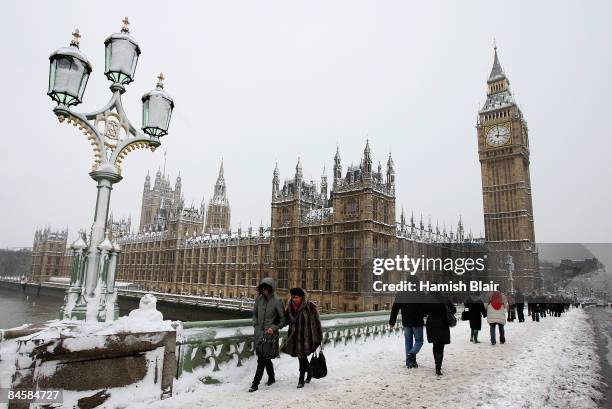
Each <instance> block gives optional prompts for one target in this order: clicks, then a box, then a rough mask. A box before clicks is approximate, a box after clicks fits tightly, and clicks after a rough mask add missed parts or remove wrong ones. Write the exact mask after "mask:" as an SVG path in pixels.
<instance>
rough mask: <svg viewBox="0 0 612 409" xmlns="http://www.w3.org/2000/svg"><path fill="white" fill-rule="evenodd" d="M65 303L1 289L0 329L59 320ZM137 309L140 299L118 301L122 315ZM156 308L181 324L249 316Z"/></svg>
mask: <svg viewBox="0 0 612 409" xmlns="http://www.w3.org/2000/svg"><path fill="white" fill-rule="evenodd" d="M63 302H64V299H63V296H62V293H59V295H49V294H44V293H41V294H40V295H35V293H32V292H28V293H27V294H26V293H24V292H23V291H21V290H20V289H10V288H4V287H2V286H0V329H6V328H12V327H18V326H20V325H23V324H28V323H32V322H44V321H48V320H53V319H57V318H59V310H60V308H61V306H62V304H63ZM135 308H138V300H131V299H123V298H120V299H119V314H120V315H121V316H124V315H128V314H129V312H130V311H131V310H133V309H135ZM157 309H158V310H159V311H161V312H162V314H163V315H164V319H168V320H181V321H209V320H220V319H235V318H246V317H247V316H250V314H249V313H248V312H234V311H222V310H212V311H211V310H202V309H198V308H196V307H189V306H177V305H174V304H169V303H163V302H158V303H157Z"/></svg>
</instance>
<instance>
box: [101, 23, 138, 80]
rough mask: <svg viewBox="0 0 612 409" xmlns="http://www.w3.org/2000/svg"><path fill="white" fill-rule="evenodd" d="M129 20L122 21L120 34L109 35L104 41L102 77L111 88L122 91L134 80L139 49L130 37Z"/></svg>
mask: <svg viewBox="0 0 612 409" xmlns="http://www.w3.org/2000/svg"><path fill="white" fill-rule="evenodd" d="M129 24H130V22H129V20H128V18H127V17H125V18H124V19H123V27H122V28H121V32H120V33H115V34H112V35H110V36H109V37H108V38H107V39H106V40H104V46H105V68H104V75H106V78H108V79H109V80H111V81H112V82H113V86H115V87H117V88H118V89H119V90H122V91H123V86H124V85H126V84H129V83H130V82H132V81H133V80H134V73H135V72H136V64H137V63H138V56H139V55H140V47H139V46H138V43H137V42H136V40H134V38H133V37H132V36H131V35H130V30H129Z"/></svg>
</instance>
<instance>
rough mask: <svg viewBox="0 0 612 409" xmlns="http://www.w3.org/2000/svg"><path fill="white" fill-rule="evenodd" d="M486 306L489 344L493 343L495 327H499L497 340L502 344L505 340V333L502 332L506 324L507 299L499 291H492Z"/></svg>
mask: <svg viewBox="0 0 612 409" xmlns="http://www.w3.org/2000/svg"><path fill="white" fill-rule="evenodd" d="M486 308H487V322H488V323H489V327H490V330H491V345H495V344H496V341H495V327H496V326H498V327H499V342H500V343H501V344H504V343H505V342H506V334H505V332H504V325H506V315H507V311H508V299H507V298H506V296H505V295H504V294H502V293H501V291H493V293H492V294H491V297H490V298H489V302H488V303H487V305H486Z"/></svg>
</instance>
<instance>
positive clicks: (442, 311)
mask: <svg viewBox="0 0 612 409" xmlns="http://www.w3.org/2000/svg"><path fill="white" fill-rule="evenodd" d="M429 301H430V302H429V303H427V305H426V307H425V308H426V314H427V322H426V323H425V329H426V332H427V342H429V343H430V344H433V356H434V362H435V363H436V375H442V360H443V359H444V345H446V344H450V326H449V323H448V319H447V318H446V313H447V310H448V311H450V312H451V314H455V313H456V312H457V309H456V308H455V306H454V305H453V304H452V303H451V302H450V301H449V300H448V298H447V297H446V296H445V295H444V294H442V293H440V292H436V293H430V300H429Z"/></svg>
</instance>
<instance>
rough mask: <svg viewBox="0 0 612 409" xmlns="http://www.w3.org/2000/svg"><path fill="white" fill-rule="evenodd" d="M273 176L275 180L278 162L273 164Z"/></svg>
mask: <svg viewBox="0 0 612 409" xmlns="http://www.w3.org/2000/svg"><path fill="white" fill-rule="evenodd" d="M273 175H274V177H275V178H277V177H278V162H276V163H275V164H274V172H273Z"/></svg>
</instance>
